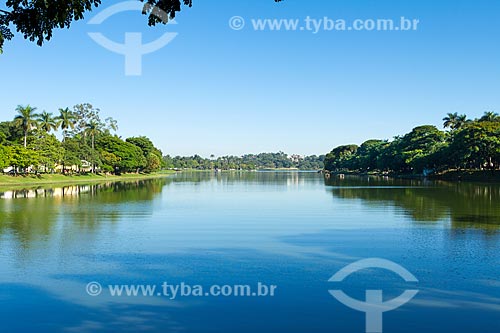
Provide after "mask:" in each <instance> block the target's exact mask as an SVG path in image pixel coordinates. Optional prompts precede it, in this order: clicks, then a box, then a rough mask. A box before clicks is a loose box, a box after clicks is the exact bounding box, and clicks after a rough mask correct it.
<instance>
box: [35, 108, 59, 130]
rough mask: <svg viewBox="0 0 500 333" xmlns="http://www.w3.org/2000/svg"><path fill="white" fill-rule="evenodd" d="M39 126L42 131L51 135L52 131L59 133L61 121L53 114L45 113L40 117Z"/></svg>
mask: <svg viewBox="0 0 500 333" xmlns="http://www.w3.org/2000/svg"><path fill="white" fill-rule="evenodd" d="M38 125H39V127H40V128H41V129H42V130H44V131H45V132H47V133H49V132H50V131H52V130H54V131H57V127H58V126H59V121H57V119H55V118H54V117H52V113H48V112H47V111H43V112H42V113H41V114H40V115H38Z"/></svg>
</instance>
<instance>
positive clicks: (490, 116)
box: [479, 111, 500, 121]
mask: <svg viewBox="0 0 500 333" xmlns="http://www.w3.org/2000/svg"><path fill="white" fill-rule="evenodd" d="M499 120H500V116H499V115H498V113H496V112H493V111H487V112H485V113H484V115H483V116H482V117H481V119H479V121H499Z"/></svg>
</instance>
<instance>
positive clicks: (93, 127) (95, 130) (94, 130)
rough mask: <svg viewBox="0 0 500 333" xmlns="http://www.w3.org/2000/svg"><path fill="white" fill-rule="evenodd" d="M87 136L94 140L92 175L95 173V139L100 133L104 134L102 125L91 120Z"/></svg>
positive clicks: (88, 124)
mask: <svg viewBox="0 0 500 333" xmlns="http://www.w3.org/2000/svg"><path fill="white" fill-rule="evenodd" d="M86 127H87V128H86V130H85V132H86V134H88V135H90V138H91V140H92V173H94V172H95V161H94V155H95V137H96V135H98V134H99V133H101V132H102V124H101V123H100V122H98V121H96V120H91V121H90V122H89V123H87V126H86Z"/></svg>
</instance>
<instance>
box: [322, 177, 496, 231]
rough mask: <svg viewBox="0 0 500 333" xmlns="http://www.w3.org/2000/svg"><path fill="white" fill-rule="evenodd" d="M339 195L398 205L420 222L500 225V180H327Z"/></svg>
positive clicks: (483, 226) (484, 226)
mask: <svg viewBox="0 0 500 333" xmlns="http://www.w3.org/2000/svg"><path fill="white" fill-rule="evenodd" d="M325 184H326V185H327V186H328V187H327V190H328V191H329V192H331V193H332V195H333V196H334V197H336V198H342V199H349V200H353V199H360V200H363V204H366V205H371V206H381V205H385V206H395V207H398V208H401V209H402V210H403V211H404V212H405V214H406V215H408V216H409V217H411V218H412V219H413V220H415V221H417V222H438V221H442V220H445V219H449V220H450V223H451V227H452V228H479V229H484V230H486V231H495V230H498V229H500V184H477V183H448V182H439V181H424V180H402V179H383V178H380V177H355V176H347V177H346V178H345V179H340V178H331V179H329V180H325Z"/></svg>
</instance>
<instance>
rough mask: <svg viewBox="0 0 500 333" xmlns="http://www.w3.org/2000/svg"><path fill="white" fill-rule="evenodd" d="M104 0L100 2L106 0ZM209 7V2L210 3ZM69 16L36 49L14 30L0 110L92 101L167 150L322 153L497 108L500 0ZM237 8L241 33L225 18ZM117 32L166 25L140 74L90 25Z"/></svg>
mask: <svg viewBox="0 0 500 333" xmlns="http://www.w3.org/2000/svg"><path fill="white" fill-rule="evenodd" d="M116 2H117V1H114V2H108V1H103V5H102V6H101V7H100V8H106V7H108V6H109V5H111V4H113V3H116ZM215 6H217V7H215ZM98 11H99V9H97V10H96V11H95V12H93V13H89V14H87V15H86V18H85V20H84V21H82V22H77V23H75V24H74V25H73V26H72V28H71V29H70V30H58V31H56V32H55V34H54V37H53V39H52V40H51V41H50V42H48V43H46V44H45V45H44V46H43V47H42V48H40V47H38V46H36V45H35V44H33V43H30V42H27V41H25V40H24V39H23V38H22V36H20V35H19V34H17V35H16V37H15V39H14V40H13V41H11V42H7V43H6V45H5V47H4V54H3V55H1V56H0V73H1V78H2V80H1V83H0V88H1V89H0V91H1V96H2V98H1V99H0V113H1V118H2V119H10V118H11V117H13V116H14V109H15V107H16V106H17V105H18V104H31V105H32V106H36V107H38V109H39V110H47V111H52V112H57V109H58V108H59V107H66V106H73V105H75V104H77V103H83V102H90V103H92V104H94V106H96V107H99V108H100V109H101V110H102V112H103V114H104V115H105V116H112V117H114V118H115V119H117V120H118V122H119V126H120V130H119V133H120V134H121V135H122V136H124V137H128V136H133V135H141V134H144V135H147V136H149V137H150V138H152V139H153V141H155V142H156V143H157V145H158V146H159V147H160V148H161V149H162V150H163V151H164V152H165V153H169V154H172V155H177V154H180V155H190V154H194V153H199V154H202V155H204V156H208V155H210V154H211V153H213V154H216V155H222V154H237V155H239V154H243V153H249V152H254V153H257V152H263V151H278V150H282V151H285V152H288V153H299V154H322V153H326V152H328V151H329V150H331V149H332V148H333V147H334V146H336V145H340V144H348V143H361V142H363V141H364V140H366V139H371V138H391V137H393V136H394V135H398V134H402V133H405V132H407V131H409V130H410V129H411V128H413V127H415V126H417V125H420V124H435V125H440V124H441V119H442V118H443V116H444V115H445V114H446V113H447V112H459V113H466V114H468V115H469V116H471V117H477V116H479V115H480V114H481V113H482V112H483V111H486V110H494V111H499V110H500V93H499V90H498V89H499V87H500V43H499V42H498V38H499V37H498V36H499V33H500V20H498V13H499V12H500V2H498V1H490V0H467V1H465V0H447V1H445V0H441V1H435V0H434V1H430V0H411V1H410V0H407V1H402V0H371V1H368V0H331V1H326V0H300V1H299V0H286V1H285V2H283V3H278V4H276V3H274V1H273V0H231V1H230V0H223V1H221V0H217V1H215V0H212V1H208V0H203V1H202V0H194V6H193V7H192V8H184V9H183V11H182V12H181V13H180V14H179V15H178V17H177V22H178V24H177V25H173V26H167V27H164V26H159V27H156V28H150V27H148V26H147V24H146V18H145V17H144V16H141V15H140V13H137V12H134V13H132V12H129V13H121V14H117V15H115V16H113V17H111V18H109V19H108V20H107V21H105V22H104V23H103V24H102V25H101V26H97V27H96V26H90V25H88V24H86V22H87V21H88V20H89V19H90V18H92V17H93V16H94V15H95V13H97V12H98ZM234 15H239V16H242V17H244V18H245V19H247V26H246V27H245V28H244V29H243V30H241V31H233V30H231V29H230V28H229V27H228V20H229V19H230V18H231V17H232V16H234ZM308 15H309V16H311V17H313V18H322V17H324V16H328V17H330V18H334V19H346V20H350V19H355V18H362V19H365V18H394V19H399V17H401V16H405V17H408V18H417V19H420V21H421V23H420V26H419V30H418V31H412V32H357V31H356V32H355V31H344V32H328V31H324V32H323V31H322V32H320V33H318V34H312V33H311V32H308V31H295V32H285V31H280V32H270V31H267V32H258V31H253V30H252V29H251V26H250V25H251V24H250V23H249V22H248V21H249V20H250V19H251V18H258V17H261V18H301V19H302V18H305V17H306V16H308ZM95 31H98V32H102V33H103V34H104V35H105V36H106V37H108V38H109V39H112V40H115V41H117V42H121V41H122V40H123V38H124V37H123V36H124V32H142V33H143V34H144V37H143V39H144V40H145V41H151V40H154V39H155V38H158V37H159V36H161V35H162V34H163V33H164V32H165V31H172V32H178V33H179V35H178V37H177V38H176V39H175V40H174V41H173V42H172V43H170V44H169V45H167V46H166V47H165V48H163V49H161V50H159V51H157V52H155V53H152V54H149V55H145V56H144V58H143V75H142V76H139V77H131V76H125V75H124V70H123V67H124V58H123V56H121V55H118V54H115V53H112V52H109V51H107V50H105V49H103V48H102V47H100V46H99V45H97V44H96V43H95V42H94V41H92V40H91V39H90V38H89V37H88V35H87V33H88V32H95Z"/></svg>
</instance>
